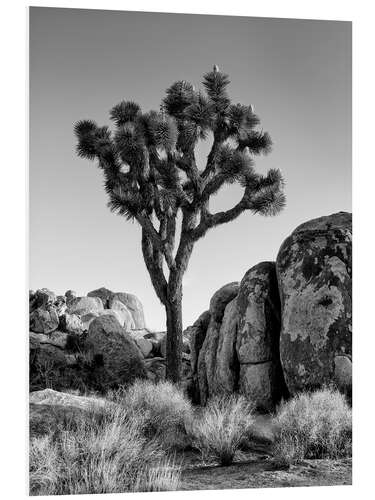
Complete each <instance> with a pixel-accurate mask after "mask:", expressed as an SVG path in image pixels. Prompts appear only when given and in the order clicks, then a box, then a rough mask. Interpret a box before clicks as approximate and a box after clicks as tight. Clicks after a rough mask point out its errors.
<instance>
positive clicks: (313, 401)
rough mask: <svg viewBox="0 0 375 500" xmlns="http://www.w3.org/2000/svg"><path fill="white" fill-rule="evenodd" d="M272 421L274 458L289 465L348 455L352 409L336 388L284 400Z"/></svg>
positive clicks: (349, 450)
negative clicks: (311, 459) (310, 459)
mask: <svg viewBox="0 0 375 500" xmlns="http://www.w3.org/2000/svg"><path fill="white" fill-rule="evenodd" d="M274 424H275V429H276V432H275V443H274V456H275V458H276V460H277V461H280V462H282V463H285V464H292V463H298V462H300V461H301V460H303V459H306V458H338V457H343V456H350V455H351V444H352V412H351V408H350V406H349V405H348V403H347V401H346V399H345V396H343V395H342V394H341V393H340V392H338V391H337V390H334V389H332V388H325V389H322V390H318V391H316V392H311V393H301V394H298V395H297V396H295V397H294V398H293V399H291V400H289V401H287V402H283V403H282V404H281V405H280V407H279V408H278V411H277V414H276V417H275V419H274Z"/></svg>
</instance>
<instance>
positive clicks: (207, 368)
mask: <svg viewBox="0 0 375 500" xmlns="http://www.w3.org/2000/svg"><path fill="white" fill-rule="evenodd" d="M238 288H239V284H238V282H233V283H229V284H227V285H224V286H223V287H221V288H220V289H219V290H218V291H217V292H216V293H215V294H214V295H213V297H212V298H211V300H210V308H209V312H210V321H209V324H208V328H207V333H206V336H205V339H204V342H203V345H202V347H201V349H200V352H199V356H198V363H197V374H198V385H199V394H200V401H201V403H202V404H205V403H206V402H207V400H208V398H209V397H211V396H213V395H215V394H217V393H218V391H219V389H218V384H217V381H216V371H217V352H218V347H219V339H220V328H221V324H222V321H223V317H224V313H225V310H226V306H227V304H229V302H231V301H232V300H233V299H234V298H235V297H236V295H237V293H238Z"/></svg>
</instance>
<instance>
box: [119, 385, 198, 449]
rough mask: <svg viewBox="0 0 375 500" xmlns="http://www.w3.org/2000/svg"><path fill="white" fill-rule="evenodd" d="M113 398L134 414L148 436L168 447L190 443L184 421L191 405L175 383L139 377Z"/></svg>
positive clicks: (187, 416) (189, 416) (186, 419)
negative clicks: (151, 380) (156, 381)
mask: <svg viewBox="0 0 375 500" xmlns="http://www.w3.org/2000/svg"><path fill="white" fill-rule="evenodd" d="M112 398H113V399H114V400H115V401H116V402H118V403H120V404H121V405H123V406H124V407H125V408H126V409H127V411H128V412H130V413H131V414H132V415H134V418H135V419H137V421H138V424H139V426H140V427H141V429H142V431H143V434H144V435H145V437H146V438H152V437H155V438H156V439H158V440H159V441H160V443H161V444H162V446H163V447H164V448H165V449H171V448H184V447H185V446H186V445H187V444H188V443H187V433H186V426H185V424H186V422H188V421H189V420H190V419H191V416H192V407H191V404H190V401H189V400H188V399H187V398H186V396H185V395H184V394H183V392H182V391H181V390H180V389H178V387H176V386H175V385H173V384H172V383H170V382H158V383H154V382H150V381H148V380H138V381H136V382H135V383H134V384H133V385H131V386H130V387H129V388H127V389H122V390H120V391H117V392H116V393H114V394H113V395H112Z"/></svg>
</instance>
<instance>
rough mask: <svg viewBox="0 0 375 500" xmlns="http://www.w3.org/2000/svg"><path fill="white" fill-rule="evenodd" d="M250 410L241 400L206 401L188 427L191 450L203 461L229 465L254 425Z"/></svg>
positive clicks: (252, 408) (250, 406) (238, 397)
mask: <svg viewBox="0 0 375 500" xmlns="http://www.w3.org/2000/svg"><path fill="white" fill-rule="evenodd" d="M253 410H254V405H253V404H252V403H250V402H249V401H248V400H246V399H245V398H244V397H243V396H228V397H224V398H214V399H212V400H210V401H209V402H208V404H207V406H206V407H205V408H203V409H202V410H201V411H200V413H198V414H197V416H196V418H195V419H194V421H192V422H191V424H190V428H189V432H190V435H191V439H192V444H193V446H194V447H195V448H197V449H198V450H199V451H200V452H201V453H202V456H203V458H204V459H205V460H209V459H214V460H217V461H219V462H220V464H221V465H229V464H231V463H232V462H233V459H234V456H235V453H236V451H237V450H238V449H239V447H240V445H241V442H242V441H243V439H244V438H245V437H246V435H247V434H248V433H249V430H250V427H251V425H252V424H253V422H254V417H253Z"/></svg>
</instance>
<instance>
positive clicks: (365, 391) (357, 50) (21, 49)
mask: <svg viewBox="0 0 375 500" xmlns="http://www.w3.org/2000/svg"><path fill="white" fill-rule="evenodd" d="M372 3H373V2H371V1H370V0H369V1H367V0H363V1H358V0H357V1H356V2H354V1H344V0H341V1H339V0H337V1H336V0H335V1H333V0H329V1H327V0H314V1H310V2H301V1H289V0H284V1H282V2H281V1H278V0H274V1H271V0H267V1H266V0H263V1H262V2H250V3H246V2H243V1H239V0H231V1H230V2H227V3H226V4H221V5H218V2H217V1H207V0H206V1H205V2H202V1H199V0H190V1H189V2H178V4H177V2H176V1H166V0H163V1H161V0H159V1H158V2H155V1H142V0H138V1H137V2H129V1H119V0H118V1H115V0H106V1H100V0H89V1H83V0H81V1H74V0H71V1H60V2H58V1H53V0H51V1H48V2H45V1H37V0H36V1H34V2H32V5H33V6H46V7H71V8H95V9H113V10H138V11H139V10H146V11H154V12H188V13H197V14H220V15H244V16H252V17H284V18H287V17H291V18H304V19H336V20H346V21H353V41H354V44H353V49H354V50H353V61H354V65H353V74H354V80H353V83H354V86H353V89H354V90H353V92H354V96H353V97H354V101H353V102H354V114H353V123H354V142H353V148H354V149H353V151H354V157H353V159H354V163H353V188H354V189H353V195H354V198H353V199H354V205H353V213H354V338H353V341H354V360H355V361H354V376H355V393H354V394H355V397H354V414H355V434H354V438H355V447H354V451H355V455H354V456H355V462H354V485H353V486H352V487H329V488H326V487H320V488H319V489H318V490H317V489H316V488H303V489H301V488H292V489H291V488H284V489H263V490H251V492H249V491H248V490H236V491H233V492H232V491H212V492H207V491H204V492H180V493H178V494H177V493H172V494H158V493H152V494H151V495H152V498H155V499H156V498H157V497H159V496H160V495H161V496H163V495H167V496H168V498H171V495H178V496H180V497H190V498H193V496H194V498H203V496H204V497H205V498H207V499H208V498H209V497H210V498H214V497H215V499H216V498H218V499H220V498H227V497H229V496H230V495H236V497H238V498H243V499H245V498H247V496H248V495H249V494H250V495H251V496H252V497H253V498H264V497H267V498H268V497H270V498H275V499H276V498H277V499H278V500H279V499H280V498H281V499H284V498H285V499H286V498H288V500H289V499H290V498H300V497H301V495H303V497H304V498H306V500H307V499H309V498H314V499H315V497H316V495H317V494H318V495H319V497H327V498H328V497H329V498H336V497H337V498H340V499H346V498H352V497H353V496H357V497H360V498H369V497H370V496H372V495H371V492H373V490H374V487H373V477H374V476H375V472H374V457H373V452H374V451H375V443H374V429H373V427H374V425H373V422H374V403H373V400H374V389H373V386H374V378H375V377H374V369H375V362H374V354H375V345H374V343H375V342H374V337H375V331H374V326H373V323H374V320H373V318H372V311H373V309H375V307H374V305H373V302H374V298H373V297H374V295H375V294H374V292H373V283H374V255H375V251H374V237H373V234H374V215H373V214H374V208H373V204H372V200H373V198H374V186H375V182H374V181H375V178H374V169H375V167H374V159H373V154H372V146H373V143H374V134H373V130H374V117H375V112H374V111H375V110H374V100H375V97H374V92H375V81H374V70H373V66H374V56H373V50H372V49H373V47H374V46H375V43H374V34H373V33H374V27H373V19H374V15H373V14H374V12H373V10H374V9H373V8H372ZM27 6H28V2H25V1H23V0H20V1H14V0H13V1H8V4H5V5H3V6H2V11H1V30H0V36H1V45H0V46H1V50H2V57H1V67H2V72H1V73H2V76H1V78H0V81H1V87H2V88H1V94H0V95H1V97H2V101H3V102H2V106H1V120H0V121H1V125H0V126H1V132H2V133H1V135H0V137H1V139H2V140H1V150H2V154H1V157H0V162H1V172H2V176H1V182H0V186H1V194H0V202H1V211H0V213H1V226H0V228H1V235H2V237H1V242H2V243H1V245H0V248H1V259H0V262H1V265H2V268H1V274H0V276H1V284H0V290H1V291H0V293H1V295H0V298H1V300H0V304H1V305H2V308H1V311H2V315H1V322H0V325H1V328H0V338H1V354H2V355H1V361H0V367H1V378H0V380H1V382H2V390H1V402H2V405H1V406H2V408H1V410H0V415H1V424H0V429H1V433H2V438H1V442H0V443H1V463H0V471H1V477H2V481H1V483H0V492H1V495H2V497H3V498H7V499H12V498H17V499H19V498H26V497H27V493H26V491H27V485H26V484H25V470H26V468H27V457H26V449H25V429H26V428H27V415H26V401H25V399H26V398H25V394H26V392H27V389H26V371H27V370H26V365H25V349H26V348H25V341H24V339H25V336H24V331H25V324H26V323H25V321H26V320H25V312H26V307H25V302H26V300H25V298H26V295H25V288H27V278H26V268H27V259H28V258H27V254H28V248H27V239H28V235H27V230H28V228H27V217H25V214H26V213H27V212H26V210H27V206H28V200H27V195H26V196H24V193H25V186H26V185H27V174H26V171H25V165H26V164H27V157H28V141H27V135H26V134H25V123H26V124H27V111H26V110H27V93H26V95H25V88H26V89H27V84H26V78H27V66H26V64H25V61H27V41H26V39H27V28H26V24H27V13H26V10H27V9H26V7H27ZM322 182H324V180H322ZM25 256H26V258H25ZM138 495H147V494H138ZM167 496H165V498H167ZM115 497H116V498H117V497H118V498H119V497H120V495H115ZM71 498H73V497H71ZM77 498H78V497H77ZM79 498H80V499H82V500H84V499H86V498H87V499H88V498H93V497H90V496H89V495H81V496H80V497H79ZM95 498H98V496H95ZM103 498H105V497H104V496H103ZM106 498H112V497H108V496H106ZM130 498H133V497H130Z"/></svg>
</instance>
